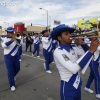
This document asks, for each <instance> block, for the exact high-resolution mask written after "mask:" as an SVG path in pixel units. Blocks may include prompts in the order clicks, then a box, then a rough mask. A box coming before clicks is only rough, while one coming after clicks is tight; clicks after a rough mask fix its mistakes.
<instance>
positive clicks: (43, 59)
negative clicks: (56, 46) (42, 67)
mask: <svg viewBox="0 0 100 100" xmlns="http://www.w3.org/2000/svg"><path fill="white" fill-rule="evenodd" d="M22 55H24V56H28V57H32V56H30V55H28V54H25V53H23V54H22ZM32 58H36V59H39V60H42V61H45V60H44V59H41V58H38V57H32Z"/></svg>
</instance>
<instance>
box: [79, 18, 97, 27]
mask: <svg viewBox="0 0 100 100" xmlns="http://www.w3.org/2000/svg"><path fill="white" fill-rule="evenodd" d="M97 22H98V19H97V18H93V19H89V20H84V19H83V20H78V27H79V28H91V27H92V24H97Z"/></svg>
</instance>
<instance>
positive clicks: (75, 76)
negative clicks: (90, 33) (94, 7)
mask: <svg viewBox="0 0 100 100" xmlns="http://www.w3.org/2000/svg"><path fill="white" fill-rule="evenodd" d="M73 32H74V29H73V28H70V27H67V26H66V25H64V24H61V25H59V26H57V27H56V28H55V29H54V30H53V31H52V32H51V37H52V39H54V40H58V41H59V47H58V48H56V49H55V51H54V60H55V63H56V66H57V68H58V71H59V74H60V77H61V85H60V97H61V100H81V86H82V81H81V77H80V74H79V70H81V69H82V70H85V68H87V66H89V63H90V61H91V60H92V59H93V53H94V52H95V51H96V49H97V47H98V45H99V41H98V40H97V39H93V41H92V42H91V46H90V48H89V50H88V51H87V52H86V53H85V54H84V51H83V49H81V48H79V47H78V46H76V47H74V48H73V47H72V46H71V42H72V41H71V39H70V38H71V33H73ZM77 43H78V44H80V45H82V43H83V42H82V40H79V41H78V42H77ZM78 55H83V56H81V57H80V58H79V59H78Z"/></svg>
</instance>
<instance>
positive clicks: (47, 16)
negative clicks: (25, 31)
mask: <svg viewBox="0 0 100 100" xmlns="http://www.w3.org/2000/svg"><path fill="white" fill-rule="evenodd" d="M40 9H43V8H40ZM43 10H45V9H43ZM45 11H46V13H47V29H48V10H45Z"/></svg>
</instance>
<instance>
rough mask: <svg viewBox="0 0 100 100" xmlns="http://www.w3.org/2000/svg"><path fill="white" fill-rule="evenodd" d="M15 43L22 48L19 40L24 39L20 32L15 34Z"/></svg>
mask: <svg viewBox="0 0 100 100" xmlns="http://www.w3.org/2000/svg"><path fill="white" fill-rule="evenodd" d="M15 38H16V39H15V41H16V44H17V45H18V46H21V44H19V42H18V40H17V39H21V38H22V36H21V33H19V32H17V33H15Z"/></svg>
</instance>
